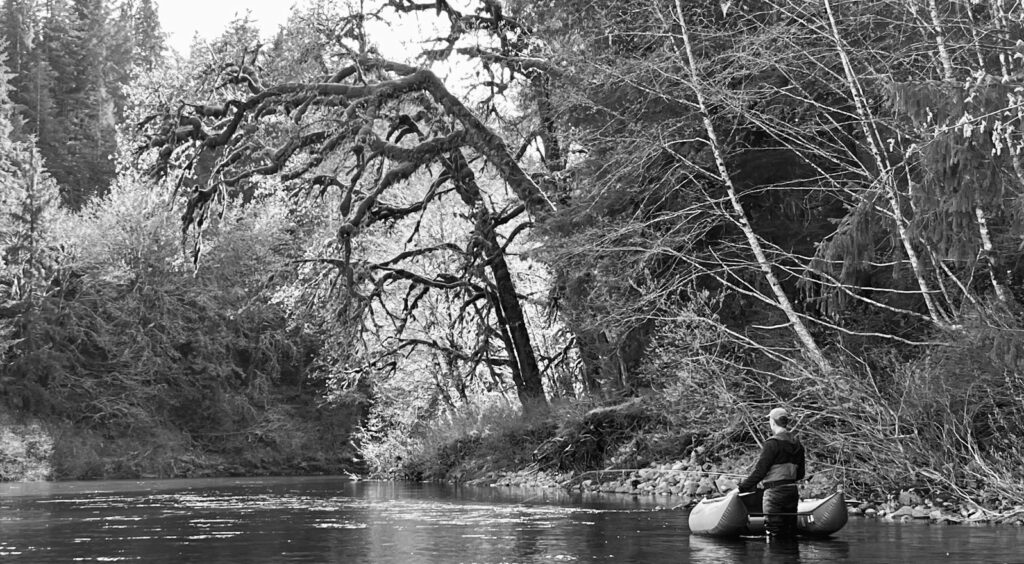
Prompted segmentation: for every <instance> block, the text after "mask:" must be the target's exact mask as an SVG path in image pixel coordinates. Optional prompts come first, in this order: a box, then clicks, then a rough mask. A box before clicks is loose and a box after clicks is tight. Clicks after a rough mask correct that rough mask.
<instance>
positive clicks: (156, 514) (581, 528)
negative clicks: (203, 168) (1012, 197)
mask: <svg viewBox="0 0 1024 564" xmlns="http://www.w3.org/2000/svg"><path fill="white" fill-rule="evenodd" d="M659 504H661V505H659ZM671 504H672V498H639V499H638V498H633V497H630V496H625V495H622V496H619V495H603V496H597V495H593V496H584V495H582V494H569V493H566V492H562V491H553V490H516V489H509V488H471V487H455V486H451V487H446V486H439V485H432V484H416V483H402V482H398V483H394V482H366V481H359V482H353V481H349V480H347V479H344V478H266V479H227V478H226V479H208V480H159V481H155V480H147V481H139V482H134V481H118V482H63V483H15V484H0V562H3V563H5V564H6V563H7V562H124V561H140V562H227V563H251V562H344V563H358V562H374V563H378V562H379V563H394V564H399V563H400V564H406V563H439V564H440V563H445V564H448V563H460V562H462V563H473V562H478V563H495V564H496V563H513V562H514V563H559V562H637V563H659V562H672V563H679V562H723V563H725V562H730V563H731V562H779V563H797V562H800V563H804V562H928V563H936V562H951V563H954V562H955V563H960V562H986V563H988V562H1024V530H1022V529H1018V528H1016V527H1006V526H1003V527H988V526H985V527H979V526H971V527H967V526H957V525H929V524H927V523H920V522H911V523H902V524H901V523H884V522H877V521H874V520H869V519H862V518H857V517H852V518H851V519H850V522H849V524H847V526H846V528H844V529H843V530H842V531H840V532H839V534H838V535H837V536H836V537H835V538H832V539H827V540H814V541H801V542H800V543H798V544H796V545H790V546H780V545H768V544H766V543H765V542H764V541H763V540H754V539H740V540H734V541H723V540H714V539H708V538H701V537H693V536H690V535H689V534H688V532H687V529H686V513H685V512H684V511H679V510H670V509H662V506H666V507H668V506H671Z"/></svg>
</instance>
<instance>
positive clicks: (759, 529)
mask: <svg viewBox="0 0 1024 564" xmlns="http://www.w3.org/2000/svg"><path fill="white" fill-rule="evenodd" d="M761 493H763V492H761V491H758V492H752V493H749V494H740V493H739V492H738V491H737V490H733V491H731V492H729V493H728V494H726V495H725V497H719V498H714V499H704V500H701V501H700V503H698V504H697V505H696V506H695V507H694V508H693V510H692V511H690V519H689V524H690V532H691V533H693V534H695V535H709V536H716V537H735V536H739V535H762V534H764V515H763V514H762V513H761V510H760V508H761V495H760V494H761ZM847 519H848V515H847V513H846V500H845V499H844V498H843V492H836V493H834V494H832V495H830V496H828V497H826V498H824V499H808V500H804V501H801V502H800V503H799V504H798V506H797V518H796V525H797V531H799V533H800V534H801V535H807V536H819V537H824V536H828V535H831V534H834V533H835V532H837V531H838V530H839V529H842V528H843V526H844V525H846V521H847Z"/></svg>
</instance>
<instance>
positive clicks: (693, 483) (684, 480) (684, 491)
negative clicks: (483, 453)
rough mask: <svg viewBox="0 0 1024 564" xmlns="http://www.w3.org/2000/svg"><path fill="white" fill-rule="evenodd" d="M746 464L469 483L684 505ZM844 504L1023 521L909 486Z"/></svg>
mask: <svg viewBox="0 0 1024 564" xmlns="http://www.w3.org/2000/svg"><path fill="white" fill-rule="evenodd" d="M745 462H749V461H745ZM746 468H749V464H745V465H744V464H742V463H740V462H734V463H730V464H710V463H700V462H699V461H697V460H695V459H691V460H681V461H674V462H668V463H662V464H654V465H651V466H649V467H647V468H638V469H627V470H604V471H591V472H581V473H561V474H558V473H551V472H544V471H539V470H535V469H525V470H519V471H515V472H492V473H489V474H487V475H485V476H482V477H480V478H477V479H475V480H471V481H470V482H469V483H470V484H474V485H487V486H491V487H497V488H500V487H539V488H564V489H568V490H570V491H582V492H591V493H603V494H610V495H614V494H617V495H633V496H660V497H662V498H664V499H665V503H664V504H663V505H661V507H663V508H665V509H669V510H685V509H688V508H689V507H692V506H693V505H695V504H696V503H697V502H698V501H700V500H701V499H703V498H705V497H715V496H718V495H721V494H723V493H725V492H727V491H729V490H731V489H733V488H735V487H736V484H737V483H738V482H739V480H741V479H742V478H743V476H744V475H745V474H744V472H745V469H746ZM842 487H843V485H842V483H841V481H840V480H839V479H838V477H837V476H833V475H830V474H829V473H827V472H826V473H817V474H813V475H811V476H809V478H808V479H807V480H805V481H804V482H803V483H802V484H801V486H800V494H801V498H804V499H811V498H820V497H825V496H827V495H829V494H831V493H832V492H834V491H836V490H837V489H841V488H842ZM860 497H865V498H866V499H863V500H862V499H859V498H860ZM847 505H848V507H849V511H850V515H860V516H863V517H865V518H871V519H881V520H885V521H892V522H897V521H911V520H927V521H929V522H932V523H937V524H942V523H944V524H958V523H962V524H985V523H989V524H1009V525H1016V526H1022V525H1024V506H1009V507H1007V506H1005V505H1004V506H1001V507H991V508H986V507H982V506H980V505H977V504H975V503H973V502H970V501H964V500H960V499H956V498H955V497H953V496H945V495H941V494H939V495H926V494H924V493H920V492H918V491H915V490H914V489H903V490H900V491H898V492H893V493H890V494H878V493H872V494H867V495H863V496H859V495H857V492H847Z"/></svg>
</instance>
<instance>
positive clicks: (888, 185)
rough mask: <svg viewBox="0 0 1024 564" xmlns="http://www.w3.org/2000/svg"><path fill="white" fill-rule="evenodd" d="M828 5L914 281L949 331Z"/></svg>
mask: <svg viewBox="0 0 1024 564" xmlns="http://www.w3.org/2000/svg"><path fill="white" fill-rule="evenodd" d="M824 2H825V12H826V13H827V14H828V24H829V31H830V32H831V34H832V40H833V41H835V44H836V51H837V52H838V53H839V59H840V60H841V61H842V64H843V72H844V74H845V75H846V85H847V87H848V88H849V89H850V96H851V97H852V98H853V103H854V107H855V108H856V112H857V117H858V118H860V123H861V128H862V129H863V131H864V137H865V138H866V140H867V142H868V147H869V148H870V150H871V155H872V157H874V159H875V166H877V167H878V178H877V180H878V182H879V183H880V184H882V186H883V189H884V190H885V196H886V199H887V200H888V201H889V206H890V207H891V208H892V214H893V219H894V220H895V222H896V232H897V234H899V237H900V242H901V244H902V245H903V250H904V252H906V253H907V260H908V261H909V262H910V268H911V269H912V270H913V271H914V277H915V278H916V279H917V286H918V289H919V290H920V291H921V298H922V299H923V300H924V304H925V307H926V308H927V309H928V315H929V317H931V319H932V323H935V324H936V325H938V326H940V327H947V326H949V321H948V320H947V319H946V317H945V315H943V313H942V312H941V311H940V310H939V308H938V307H936V305H935V301H934V300H933V299H932V295H931V289H930V288H929V287H928V282H927V281H926V280H925V278H924V273H922V272H921V263H920V261H919V260H918V258H919V257H918V255H917V251H916V250H915V249H914V246H913V245H911V244H910V239H909V235H908V234H907V226H906V223H907V222H906V219H905V218H904V217H903V211H902V210H901V208H900V201H899V196H898V194H897V193H896V187H895V185H894V180H893V178H892V171H891V167H890V166H889V165H888V164H887V163H886V159H885V157H884V156H883V155H882V149H881V145H880V144H879V141H878V140H877V134H876V132H875V131H874V130H873V128H872V127H871V125H870V121H869V117H870V115H869V112H868V105H867V103H866V102H865V100H864V94H863V93H862V92H861V90H860V85H859V82H858V81H857V75H856V74H855V73H854V72H853V64H852V63H851V62H850V58H849V56H847V54H846V49H845V48H844V47H843V41H842V39H841V38H840V37H839V26H837V25H836V19H835V15H834V14H833V12H832V2H831V0H824Z"/></svg>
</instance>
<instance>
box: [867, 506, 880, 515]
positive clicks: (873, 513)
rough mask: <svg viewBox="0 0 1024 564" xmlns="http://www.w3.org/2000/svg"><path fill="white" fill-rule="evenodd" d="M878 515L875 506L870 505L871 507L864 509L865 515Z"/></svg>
mask: <svg viewBox="0 0 1024 564" xmlns="http://www.w3.org/2000/svg"><path fill="white" fill-rule="evenodd" d="M876 515H878V510H877V509H875V508H874V507H869V508H867V509H865V510H864V516H865V517H874V516H876Z"/></svg>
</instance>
